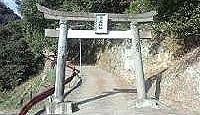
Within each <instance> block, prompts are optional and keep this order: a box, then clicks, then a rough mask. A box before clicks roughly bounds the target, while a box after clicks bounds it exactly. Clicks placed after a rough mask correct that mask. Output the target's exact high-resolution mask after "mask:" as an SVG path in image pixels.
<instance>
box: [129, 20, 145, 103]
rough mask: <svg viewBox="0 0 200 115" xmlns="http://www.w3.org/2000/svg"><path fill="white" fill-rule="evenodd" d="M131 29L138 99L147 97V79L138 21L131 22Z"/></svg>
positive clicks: (133, 65) (133, 66)
mask: <svg viewBox="0 0 200 115" xmlns="http://www.w3.org/2000/svg"><path fill="white" fill-rule="evenodd" d="M131 31H132V34H133V36H134V37H133V38H132V49H133V54H134V62H133V63H132V68H134V69H135V74H136V85H137V98H138V100H141V101H142V100H144V99H146V93H145V79H144V71H143V63H142V54H141V46H140V37H139V30H138V28H137V22H131Z"/></svg>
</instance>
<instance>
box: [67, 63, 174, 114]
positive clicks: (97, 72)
mask: <svg viewBox="0 0 200 115" xmlns="http://www.w3.org/2000/svg"><path fill="white" fill-rule="evenodd" d="M82 74H83V75H82V79H83V81H82V84H81V86H80V87H79V88H77V89H75V90H74V91H73V92H72V93H70V94H69V95H68V96H67V97H66V99H65V101H73V102H76V103H77V104H78V109H79V110H78V111H76V112H74V114H75V115H175V114H173V113H169V111H164V110H162V112H161V110H156V109H150V108H146V109H136V108H135V100H136V89H135V88H134V87H132V86H131V85H129V84H128V83H127V82H125V81H124V80H123V79H121V78H119V77H116V76H113V75H112V74H110V73H108V72H106V71H103V70H101V69H99V68H97V67H94V66H87V67H83V69H82Z"/></svg>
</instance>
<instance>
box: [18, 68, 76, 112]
mask: <svg viewBox="0 0 200 115" xmlns="http://www.w3.org/2000/svg"><path fill="white" fill-rule="evenodd" d="M67 67H68V68H70V69H72V70H73V73H72V75H71V77H69V78H67V79H65V81H64V84H68V83H70V82H71V81H72V80H73V78H74V77H75V76H76V75H78V73H79V72H80V71H79V70H77V69H75V67H72V66H69V65H67ZM54 91H55V86H51V87H50V88H48V89H47V90H45V91H43V92H41V93H38V94H37V95H36V96H34V97H33V98H32V99H31V100H30V101H28V102H27V103H26V104H25V105H24V106H23V107H22V109H21V110H20V112H19V114H18V115H26V114H27V112H28V111H29V110H31V108H32V107H33V106H34V105H36V104H37V103H39V102H41V101H42V100H44V99H46V98H47V97H48V96H50V95H52V94H53V93H54Z"/></svg>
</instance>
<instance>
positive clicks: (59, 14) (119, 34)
mask: <svg viewBox="0 0 200 115" xmlns="http://www.w3.org/2000/svg"><path fill="white" fill-rule="evenodd" d="M37 8H38V9H39V11H41V12H43V14H44V17H45V18H46V19H54V20H60V28H59V29H58V30H54V29H45V36H46V37H59V40H58V56H57V57H58V58H57V65H56V81H55V93H54V95H55V101H56V102H62V101H63V93H64V85H63V81H64V78H65V66H64V65H65V64H64V63H65V51H66V43H67V38H80V39H82V38H83V39H84V38H108V39H111V38H115V39H118V38H119V39H122V38H131V39H132V48H133V54H134V56H135V57H134V62H132V64H131V65H132V66H134V67H132V68H134V69H135V74H136V84H137V98H138V100H144V99H146V93H145V80H144V72H143V64H142V56H141V47H140V37H139V30H138V27H137V24H138V23H147V22H152V21H153V16H154V15H155V14H156V12H155V11H151V12H147V13H142V14H135V15H129V14H112V13H71V12H63V11H56V10H51V9H48V8H46V7H44V6H40V5H39V4H37ZM68 20H78V21H94V23H95V30H71V29H68V28H67V25H66V23H67V21H68ZM108 20H111V21H115V22H130V30H127V31H108V29H107V28H108Z"/></svg>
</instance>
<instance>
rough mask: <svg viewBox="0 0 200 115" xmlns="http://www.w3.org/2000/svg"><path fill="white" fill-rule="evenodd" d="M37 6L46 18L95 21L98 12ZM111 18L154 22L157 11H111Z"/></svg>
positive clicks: (114, 19)
mask: <svg viewBox="0 0 200 115" xmlns="http://www.w3.org/2000/svg"><path fill="white" fill-rule="evenodd" d="M37 8H38V10H39V11H40V12H43V13H44V17H45V18H46V19H55V20H60V19H63V20H80V21H95V19H96V13H73V12H64V11H57V10H52V9H49V8H46V7H44V6H41V5H39V4H37ZM108 15H109V19H111V20H112V21H118V22H131V21H135V22H152V21H153V16H154V15H156V12H155V11H151V12H146V13H142V14H134V15H130V14H113V13H109V14H108Z"/></svg>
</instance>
